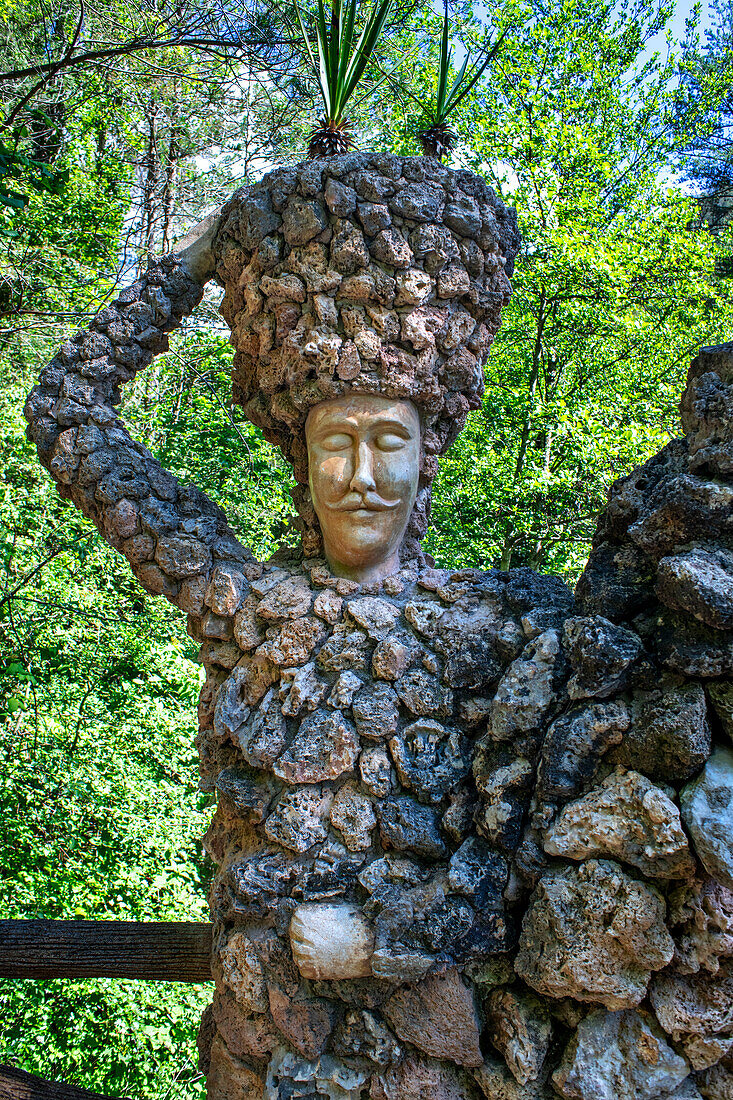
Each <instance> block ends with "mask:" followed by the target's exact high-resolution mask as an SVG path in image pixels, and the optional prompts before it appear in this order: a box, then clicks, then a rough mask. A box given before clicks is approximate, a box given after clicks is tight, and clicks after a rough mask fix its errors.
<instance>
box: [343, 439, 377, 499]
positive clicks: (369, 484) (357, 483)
mask: <svg viewBox="0 0 733 1100" xmlns="http://www.w3.org/2000/svg"><path fill="white" fill-rule="evenodd" d="M349 488H350V489H351V490H352V492H354V493H366V492H369V491H371V490H373V489H375V488H376V482H375V481H374V471H373V460H372V451H371V448H370V447H369V444H368V443H363V442H362V443H359V445H358V449H357V452H356V469H355V470H354V476H353V477H352V479H351V482H350V484H349Z"/></svg>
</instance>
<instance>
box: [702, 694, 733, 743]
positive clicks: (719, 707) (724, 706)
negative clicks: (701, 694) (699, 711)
mask: <svg viewBox="0 0 733 1100" xmlns="http://www.w3.org/2000/svg"><path fill="white" fill-rule="evenodd" d="M707 694H708V698H709V699H710V702H711V704H712V708H713V711H714V712H715V715H716V717H717V719H718V721H719V722H720V725H721V726H722V728H723V731H724V732H725V733H726V734H727V735H728V737H730V739H731V740H732V741H733V682H731V681H730V680H718V681H712V682H711V683H709V684H708V685H707Z"/></svg>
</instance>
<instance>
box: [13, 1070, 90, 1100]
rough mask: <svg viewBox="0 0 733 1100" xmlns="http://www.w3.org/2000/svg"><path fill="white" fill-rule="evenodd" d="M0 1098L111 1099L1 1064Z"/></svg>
mask: <svg viewBox="0 0 733 1100" xmlns="http://www.w3.org/2000/svg"><path fill="white" fill-rule="evenodd" d="M0 1100H109V1098H108V1097H105V1096H100V1095H99V1093H98V1092H89V1090H88V1089H78V1088H75V1087H74V1085H62V1084H61V1083H60V1082H58V1081H44V1079H43V1078H42V1077H34V1075H33V1074H32V1073H25V1072H24V1071H23V1070H22V1069H14V1067H13V1066H0Z"/></svg>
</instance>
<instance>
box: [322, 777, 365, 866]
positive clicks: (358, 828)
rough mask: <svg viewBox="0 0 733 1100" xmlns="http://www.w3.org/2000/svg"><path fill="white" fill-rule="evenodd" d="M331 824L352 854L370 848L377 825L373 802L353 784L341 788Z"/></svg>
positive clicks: (332, 813) (335, 800)
mask: <svg viewBox="0 0 733 1100" xmlns="http://www.w3.org/2000/svg"><path fill="white" fill-rule="evenodd" d="M330 816H331V824H332V825H333V826H334V828H336V829H338V830H339V832H340V833H341V835H342V837H343V838H344V844H345V845H346V847H347V848H348V849H349V850H350V851H352V852H359V851H361V850H363V849H364V848H368V847H369V845H370V844H371V842H372V831H373V829H374V827H375V825H376V824H377V819H376V817H375V816H374V808H373V807H372V803H371V801H370V800H369V799H368V798H367V797H366V796H365V795H363V794H361V792H360V791H359V790H357V788H356V787H354V786H353V785H352V784H350V783H347V784H345V785H344V786H343V787H340V788H339V791H338V793H337V794H336V796H335V798H334V800H333V805H332V806H331V815H330Z"/></svg>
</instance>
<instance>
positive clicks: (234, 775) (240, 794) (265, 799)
mask: <svg viewBox="0 0 733 1100" xmlns="http://www.w3.org/2000/svg"><path fill="white" fill-rule="evenodd" d="M216 789H217V791H218V792H219V794H220V795H223V796H224V798H225V800H226V801H227V803H228V805H229V806H230V807H231V808H232V809H233V811H234V813H236V814H238V815H239V816H240V817H242V818H244V820H245V821H251V822H252V823H253V824H258V823H259V822H261V821H263V820H264V818H265V814H266V813H267V808H268V806H269V804H270V802H271V801H272V794H273V791H272V787H271V785H270V784H269V783H267V782H263V779H262V776H261V775H257V773H256V772H250V771H249V770H248V769H246V768H242V767H240V768H225V769H224V770H223V771H221V772H219V774H218V775H217V777H216Z"/></svg>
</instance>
